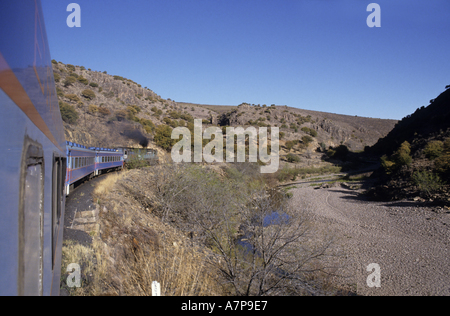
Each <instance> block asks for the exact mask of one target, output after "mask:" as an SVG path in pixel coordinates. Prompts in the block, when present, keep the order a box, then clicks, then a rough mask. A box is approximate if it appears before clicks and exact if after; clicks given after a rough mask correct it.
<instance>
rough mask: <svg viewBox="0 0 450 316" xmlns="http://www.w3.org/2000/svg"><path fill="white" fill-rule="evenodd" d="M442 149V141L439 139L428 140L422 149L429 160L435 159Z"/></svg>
mask: <svg viewBox="0 0 450 316" xmlns="http://www.w3.org/2000/svg"><path fill="white" fill-rule="evenodd" d="M443 150H444V143H443V142H441V141H439V140H433V141H431V142H429V143H428V144H427V145H426V146H425V149H424V151H423V152H424V154H425V157H427V158H428V159H430V160H433V159H436V158H438V157H440V156H441V155H442V152H443Z"/></svg>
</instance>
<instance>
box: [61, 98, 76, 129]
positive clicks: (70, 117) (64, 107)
mask: <svg viewBox="0 0 450 316" xmlns="http://www.w3.org/2000/svg"><path fill="white" fill-rule="evenodd" d="M59 110H60V111H61V118H62V119H63V121H64V122H66V123H69V124H75V123H76V122H77V120H78V113H77V111H76V110H75V108H74V107H73V106H71V105H69V104H67V103H64V102H61V101H60V102H59Z"/></svg>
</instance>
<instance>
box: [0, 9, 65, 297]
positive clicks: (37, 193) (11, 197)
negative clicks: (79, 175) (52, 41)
mask: <svg viewBox="0 0 450 316" xmlns="http://www.w3.org/2000/svg"><path fill="white" fill-rule="evenodd" d="M0 30H1V36H0V109H1V114H0V199H1V206H0V209H1V211H0V273H1V274H0V284H1V286H0V295H58V294H59V287H60V273H61V268H60V266H61V247H62V234H63V223H64V204H65V194H64V193H65V192H64V188H65V176H66V166H67V162H66V142H65V138H64V129H63V123H62V120H61V114H60V111H59V106H58V100H57V97H56V89H55V85H54V78H53V71H52V66H51V58H50V52H49V47H48V43H47V35H46V30H45V25H44V19H43V16H42V8H41V3H40V1H39V0H22V1H2V2H1V4H0Z"/></svg>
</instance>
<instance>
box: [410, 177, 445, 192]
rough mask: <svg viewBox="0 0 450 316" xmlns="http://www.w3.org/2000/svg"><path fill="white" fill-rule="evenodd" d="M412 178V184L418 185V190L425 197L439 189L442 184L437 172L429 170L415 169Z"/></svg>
mask: <svg viewBox="0 0 450 316" xmlns="http://www.w3.org/2000/svg"><path fill="white" fill-rule="evenodd" d="M412 178H413V182H414V184H415V185H417V186H418V187H419V190H420V192H421V193H423V194H425V195H426V196H427V197H430V196H431V194H433V193H435V192H437V191H439V190H440V189H441V188H442V186H443V185H444V182H443V181H442V180H441V178H440V177H439V176H438V175H437V174H434V173H432V172H429V171H416V172H414V174H413V176H412Z"/></svg>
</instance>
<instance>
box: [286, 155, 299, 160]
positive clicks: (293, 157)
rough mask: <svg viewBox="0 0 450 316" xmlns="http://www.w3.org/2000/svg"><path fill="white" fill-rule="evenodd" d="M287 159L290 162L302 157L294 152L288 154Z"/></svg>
mask: <svg viewBox="0 0 450 316" xmlns="http://www.w3.org/2000/svg"><path fill="white" fill-rule="evenodd" d="M286 159H287V161H288V162H300V157H299V156H297V155H294V154H288V155H287V156H286Z"/></svg>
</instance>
